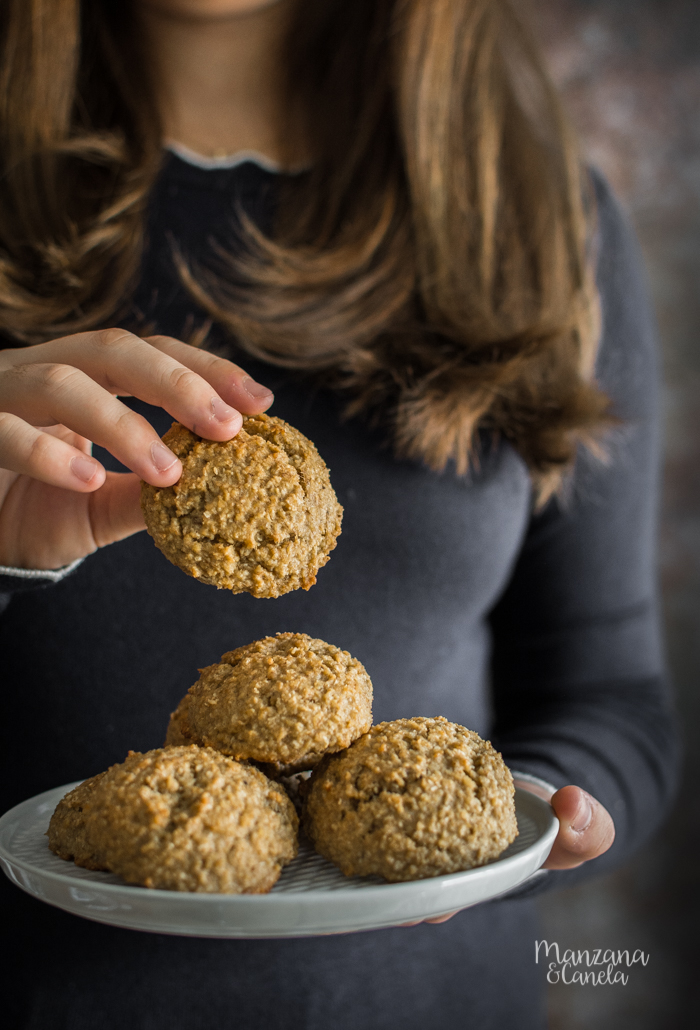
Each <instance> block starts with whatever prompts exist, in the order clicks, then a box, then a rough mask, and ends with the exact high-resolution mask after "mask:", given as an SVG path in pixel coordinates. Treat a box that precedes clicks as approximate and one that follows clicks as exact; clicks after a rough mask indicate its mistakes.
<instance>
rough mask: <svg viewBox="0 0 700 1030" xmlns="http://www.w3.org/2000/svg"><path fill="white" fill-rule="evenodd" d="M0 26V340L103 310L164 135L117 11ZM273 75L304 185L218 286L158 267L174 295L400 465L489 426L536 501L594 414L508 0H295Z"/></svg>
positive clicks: (468, 450) (554, 120) (586, 327)
mask: <svg viewBox="0 0 700 1030" xmlns="http://www.w3.org/2000/svg"><path fill="white" fill-rule="evenodd" d="M0 10H1V15H2V25H1V32H2V39H1V44H0V45H1V49H2V69H1V72H0V75H1V82H0V137H1V139H0V164H1V166H2V187H1V188H0V330H1V331H2V332H4V334H5V335H6V336H9V337H11V338H13V339H14V340H16V341H18V342H25V343H30V342H38V341H41V340H45V339H50V338H52V337H56V336H59V335H64V334H67V333H71V332H78V331H81V330H84V329H87V328H94V327H99V326H104V325H106V324H109V323H110V322H112V321H114V320H115V319H117V318H119V317H120V316H121V315H122V314H123V312H124V310H125V304H126V301H127V300H128V298H129V295H130V293H131V291H132V290H133V287H134V285H135V282H136V280H137V276H138V269H139V262H140V257H141V251H142V245H143V223H144V214H145V210H146V207H147V203H148V196H149V192H150V190H151V188H152V186H153V184H154V182H155V180H156V178H157V175H158V171H159V167H160V164H161V154H162V151H161V142H160V141H161V131H160V125H159V119H158V114H157V111H156V107H155V102H154V99H153V90H152V89H151V86H150V83H149V82H148V79H147V76H146V75H145V72H144V69H145V67H146V63H145V61H144V59H143V57H144V55H143V54H142V53H141V52H140V51H139V48H138V45H137V43H136V42H135V41H136V40H137V39H138V38H139V34H138V32H137V31H136V26H135V25H134V24H132V23H130V20H129V17H130V14H129V9H128V6H127V5H125V4H124V3H120V2H119V0H90V2H87V0H86V2H84V3H81V2H80V0H4V3H3V4H2V7H1V9H0ZM57 41H60V45H57ZM280 64H281V69H282V75H283V78H284V83H285V89H284V96H285V97H286V99H287V103H288V105H289V110H290V111H291V110H294V111H299V112H302V117H303V119H304V139H305V143H306V145H307V146H308V150H309V153H310V154H311V155H312V157H313V162H312V167H311V170H310V171H309V172H308V173H306V174H304V175H300V176H294V177H288V178H286V179H285V180H284V183H283V186H282V189H281V191H280V198H279V205H278V217H277V223H276V227H275V231H274V233H273V235H272V236H271V237H266V236H264V235H263V234H262V233H261V231H260V230H259V229H258V228H257V227H256V226H255V225H254V224H252V223H250V222H249V221H246V220H245V219H244V230H245V233H246V235H247V241H248V245H247V247H246V248H245V255H244V256H243V257H238V258H237V259H235V260H234V259H233V258H232V257H230V256H228V255H226V254H225V253H219V254H218V255H217V262H218V265H217V267H218V274H216V275H214V274H213V273H212V272H211V270H210V271H209V272H206V271H204V270H202V269H197V268H193V267H191V266H190V265H188V263H187V258H186V255H180V257H179V262H178V263H179V267H180V270H181V274H182V276H183V279H184V281H185V283H186V285H187V286H188V288H189V290H190V292H191V294H192V295H193V297H194V298H195V299H196V300H197V302H198V303H199V304H200V305H201V307H202V308H203V309H204V310H205V311H206V312H208V313H209V315H210V316H211V317H212V318H214V319H215V320H216V321H217V322H219V323H221V324H222V325H223V326H225V327H228V329H229V330H230V331H231V332H232V333H233V334H234V335H235V336H236V338H237V339H238V340H239V341H240V343H241V345H242V346H243V347H245V348H246V349H247V350H248V351H249V352H250V353H251V354H254V355H256V356H258V357H261V358H263V359H265V360H267V361H271V362H274V363H278V364H284V365H288V366H292V367H296V368H301V369H309V370H316V371H317V372H320V373H322V374H323V375H324V376H325V378H326V379H327V380H328V381H329V382H331V383H332V384H333V385H334V386H335V387H336V388H339V389H343V390H345V391H347V392H348V410H349V412H350V413H351V414H357V413H360V412H367V413H370V414H371V415H373V416H374V417H375V418H379V419H381V420H382V421H383V423H384V424H385V426H386V427H387V429H388V431H389V433H390V435H391V437H392V439H393V441H394V444H395V447H396V450H397V452H398V453H399V454H402V455H405V456H408V457H412V458H417V459H422V460H423V461H425V462H427V464H428V465H430V466H431V467H433V468H435V469H442V468H444V467H445V466H446V465H447V464H448V462H450V461H454V463H455V464H456V468H457V471H458V472H460V473H463V472H465V471H466V470H467V468H468V467H469V465H470V462H471V461H472V460H473V457H474V447H475V440H476V438H477V437H476V434H477V431H478V430H479V429H486V430H489V431H491V432H494V433H496V434H499V435H501V436H503V437H505V438H507V439H508V440H510V441H511V442H512V443H513V445H514V446H515V447H516V448H517V449H518V451H519V452H520V454H521V455H522V456H523V458H524V459H525V461H526V462H527V464H528V466H529V468H530V470H531V473H532V475H533V478H534V481H535V485H536V488H537V492H538V495H539V497H540V499H541V500H542V499H544V498H546V497H547V496H548V495H549V494H550V493H551V492H552V490H553V489H555V488H556V487H557V485H558V484H559V483H560V481H561V477H562V474H563V472H564V471H565V470H566V469H567V468H569V467H570V466H571V464H572V462H573V459H574V455H575V450H576V447H577V444H578V443H579V442H580V441H584V442H590V441H592V440H593V439H595V437H596V434H597V433H598V432H599V431H600V430H601V428H603V427H604V425H605V424H606V419H607V416H606V410H607V400H606V398H605V396H604V395H603V394H602V393H601V392H600V391H599V390H598V388H597V387H596V385H595V383H594V381H593V378H592V369H593V364H594V358H595V350H596V344H597V337H598V306H597V295H596V291H595V287H594V283H593V272H592V260H591V254H590V253H589V251H590V239H591V224H592V219H593V212H592V205H591V200H590V193H591V191H590V186H589V184H588V182H587V180H586V178H585V176H582V175H581V170H580V163H579V157H578V153H577V150H576V146H575V144H574V142H573V141H572V139H571V136H570V134H569V131H568V128H567V126H566V123H565V120H564V118H563V117H562V114H561V111H560V108H559V104H558V101H557V98H556V95H555V93H554V90H553V88H552V86H551V85H550V83H549V80H548V78H547V75H546V73H545V71H544V69H543V65H542V62H541V60H540V58H539V57H538V55H537V52H536V49H535V47H534V46H533V43H532V41H531V39H530V37H529V35H528V33H527V31H526V30H525V29H524V27H523V26H522V25H521V23H520V21H519V19H518V18H517V17H516V15H515V13H514V11H513V10H512V8H511V6H510V4H509V3H508V0H353V2H352V3H348V2H347V0H303V2H302V3H299V4H298V13H295V14H293V15H292V23H291V26H290V31H289V33H288V38H287V41H286V43H285V45H284V49H283V53H282V55H281V61H280Z"/></svg>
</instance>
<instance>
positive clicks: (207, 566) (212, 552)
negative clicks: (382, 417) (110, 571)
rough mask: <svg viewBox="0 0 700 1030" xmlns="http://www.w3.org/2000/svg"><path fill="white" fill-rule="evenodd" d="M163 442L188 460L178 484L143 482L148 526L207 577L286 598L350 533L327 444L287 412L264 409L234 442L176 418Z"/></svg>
mask: <svg viewBox="0 0 700 1030" xmlns="http://www.w3.org/2000/svg"><path fill="white" fill-rule="evenodd" d="M163 441H164V442H165V443H166V444H167V445H168V447H169V448H170V449H171V450H172V451H173V452H174V453H175V454H176V455H177V456H178V458H179V459H180V461H181V462H182V475H181V477H180V479H179V480H178V481H177V483H175V484H174V486H169V487H164V488H158V487H155V486H151V485H150V484H149V483H143V484H142V486H141V507H142V510H143V514H144V517H145V520H146V527H147V529H148V532H149V533H150V535H151V536H152V537H153V539H154V541H155V543H156V545H157V547H159V548H160V550H161V551H162V552H163V554H164V555H165V556H166V558H168V559H169V560H170V561H171V562H172V563H173V564H174V565H177V566H178V567H179V568H181V569H182V570H183V571H184V572H187V573H188V574H189V575H190V576H194V577H195V579H200V580H201V581H202V582H203V583H211V584H213V585H214V586H216V587H219V588H225V589H227V590H232V591H233V593H235V594H239V593H242V592H244V591H247V592H248V593H250V594H252V595H253V596H254V597H279V596H280V595H281V594H286V593H288V592H289V591H290V590H297V589H298V588H299V587H303V588H304V589H305V590H308V589H309V587H311V586H313V584H314V583H315V582H316V573H317V572H318V570H319V569H320V568H321V567H322V566H323V565H325V564H326V562H327V561H328V556H329V554H330V552H331V551H332V550H333V548H334V547H335V545H336V537H337V536H338V535H339V534H340V523H341V517H342V513H343V509H342V508H341V506H340V505H339V504H338V500H337V498H336V496H335V493H334V491H333V487H332V486H331V483H330V478H329V475H328V469H327V467H326V465H325V463H324V461H323V459H322V458H321V456H320V455H319V453H318V451H317V450H316V448H315V447H314V445H313V444H312V443H311V441H310V440H307V439H306V437H305V436H303V435H302V434H301V433H300V432H298V430H296V429H294V428H293V427H292V426H290V425H288V424H287V423H286V422H283V421H282V419H279V418H273V417H271V416H268V415H255V416H252V417H250V418H246V419H244V420H243V428H242V429H241V430H240V432H239V433H238V434H237V436H235V437H234V438H233V440H228V441H226V442H225V443H217V442H215V441H212V440H203V439H201V438H200V437H199V436H196V435H195V434H194V433H192V432H190V430H189V429H186V428H185V427H184V426H182V425H180V424H179V423H178V422H175V423H174V424H173V425H172V427H171V428H170V429H169V430H168V432H167V433H166V434H165V436H164V437H163Z"/></svg>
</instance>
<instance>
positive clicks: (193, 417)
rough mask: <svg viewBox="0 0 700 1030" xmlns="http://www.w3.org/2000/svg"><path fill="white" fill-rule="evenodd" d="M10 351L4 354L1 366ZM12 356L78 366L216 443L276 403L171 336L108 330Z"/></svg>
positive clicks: (220, 361) (221, 362)
mask: <svg viewBox="0 0 700 1030" xmlns="http://www.w3.org/2000/svg"><path fill="white" fill-rule="evenodd" d="M8 353H9V352H5V355H3V356H0V366H1V365H2V364H3V363H4V362H5V361H7V360H8V359H7V357H6V355H7V354H8ZM11 354H12V360H11V363H12V364H14V365H18V364H29V363H39V364H46V363H59V364H68V365H72V366H73V367H75V368H79V369H81V370H82V371H83V372H85V373H86V374H87V375H89V376H90V377H91V378H92V379H94V380H95V382H96V383H99V385H100V386H102V387H103V388H104V389H105V390H108V391H109V392H110V393H112V394H123V395H127V394H131V395H133V396H135V397H139V398H140V399H141V400H144V401H147V402H148V403H149V404H154V405H156V406H158V407H162V408H165V409H166V411H168V412H170V414H171V415H173V417H174V418H176V419H178V421H180V422H182V423H183V425H186V426H188V427H189V428H190V429H192V431H193V432H196V433H198V435H200V436H204V437H206V438H207V439H212V440H229V439H231V437H232V436H235V434H236V433H237V432H238V429H239V428H240V415H239V413H240V412H244V413H245V414H249V415H253V414H258V413H259V412H261V411H264V410H265V409H266V408H268V407H269V406H270V404H271V403H272V400H273V396H272V393H271V391H270V390H268V389H267V387H265V386H262V385H261V384H260V383H256V382H255V381H254V380H253V379H251V377H250V376H249V375H247V373H246V372H245V371H244V370H243V369H241V368H239V367H238V365H234V364H233V362H231V361H226V360H225V359H224V358H220V357H217V356H216V355H214V354H209V353H208V352H207V351H200V350H198V349H197V348H196V347H190V346H188V345H187V344H185V343H182V342H181V341H180V340H174V339H172V338H171V337H168V336H153V337H150V338H149V340H148V341H146V340H142V339H140V338H139V337H138V336H134V335H133V334H132V333H129V332H127V331H126V330H124V329H105V330H102V331H100V332H91V333H76V334H75V335H73V336H67V337H64V338H63V339H60V340H52V341H51V342H50V343H45V344H39V345H37V346H35V347H26V348H24V349H23V350H21V351H13V352H11ZM226 408H232V411H234V412H235V413H236V415H235V416H234V415H233V414H232V412H231V411H228V412H227V411H226ZM229 421H231V423H232V424H231V425H230V426H229V425H227V426H226V429H225V430H222V428H221V424H222V423H226V422H229ZM236 422H237V424H234V423H236Z"/></svg>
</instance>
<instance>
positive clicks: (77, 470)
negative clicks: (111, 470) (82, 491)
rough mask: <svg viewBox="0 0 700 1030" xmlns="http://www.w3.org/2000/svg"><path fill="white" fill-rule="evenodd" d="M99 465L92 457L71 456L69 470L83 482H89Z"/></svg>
mask: <svg viewBox="0 0 700 1030" xmlns="http://www.w3.org/2000/svg"><path fill="white" fill-rule="evenodd" d="M99 467H100V466H99V465H98V464H97V462H96V461H93V460H92V458H83V457H76V458H72V459H71V463H70V469H71V472H72V473H73V475H74V476H77V477H78V479H80V480H82V482H83V483H89V482H90V480H91V479H92V477H93V476H94V475H95V473H96V472H97V470H98V468H99Z"/></svg>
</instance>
